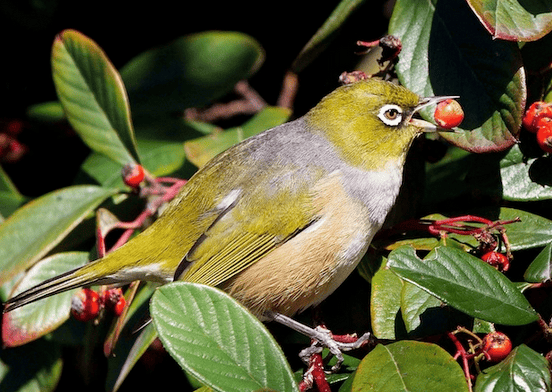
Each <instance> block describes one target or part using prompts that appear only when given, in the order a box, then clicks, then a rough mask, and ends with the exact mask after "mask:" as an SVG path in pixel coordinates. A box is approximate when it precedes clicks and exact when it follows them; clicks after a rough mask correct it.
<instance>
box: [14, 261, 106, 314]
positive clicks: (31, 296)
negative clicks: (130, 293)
mask: <svg viewBox="0 0 552 392" xmlns="http://www.w3.org/2000/svg"><path fill="white" fill-rule="evenodd" d="M103 260H104V259H100V260H97V261H95V262H92V263H88V264H86V265H85V266H83V267H80V268H76V269H74V270H71V271H68V272H65V273H63V274H61V275H58V276H56V277H54V278H51V279H48V280H45V281H44V282H42V283H40V284H38V285H36V286H34V287H32V288H30V289H28V290H26V291H23V292H21V293H19V294H17V295H16V296H14V297H13V298H10V299H8V300H7V301H6V303H5V304H4V313H6V312H9V311H12V310H14V309H17V308H19V307H21V306H23V305H27V304H29V303H31V302H35V301H38V300H40V299H42V298H46V297H49V296H51V295H54V294H59V293H62V292H64V291H67V290H71V289H74V288H77V287H82V286H90V285H95V284H110V283H114V280H113V279H110V278H109V277H106V276H105V274H101V275H100V274H98V273H97V272H95V271H96V270H97V266H96V263H97V262H99V261H103Z"/></svg>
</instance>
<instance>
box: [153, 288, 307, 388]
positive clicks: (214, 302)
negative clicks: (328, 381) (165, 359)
mask: <svg viewBox="0 0 552 392" xmlns="http://www.w3.org/2000/svg"><path fill="white" fill-rule="evenodd" d="M151 314H152V317H153V321H154V324H155V327H156V329H157V332H158V333H159V337H160V339H161V341H162V342H163V346H164V347H165V349H166V350H167V351H168V352H169V353H170V354H171V355H172V356H173V358H174V359H175V360H176V361H177V362H178V363H179V364H180V366H182V368H183V369H184V370H186V371H187V372H189V373H190V374H191V375H193V376H194V377H196V378H197V379H198V380H199V381H200V382H201V383H203V384H206V385H208V386H210V387H211V388H213V389H215V390H217V391H224V392H231V391H254V390H257V389H261V388H271V389H275V390H277V391H298V388H297V385H296V384H295V381H294V380H293V374H292V372H291V369H290V368H289V365H288V364H287V362H286V359H285V357H284V355H283V353H282V351H281V349H280V347H279V346H278V344H277V343H276V342H275V341H274V339H273V338H272V336H271V335H270V333H269V332H268V331H267V330H266V328H265V327H264V326H263V325H262V323H261V322H260V321H259V320H258V319H256V318H255V317H254V316H253V315H251V314H250V313H249V312H247V311H246V310H245V308H243V307H242V306H241V305H239V304H238V303H237V302H235V301H234V300H232V299H231V298H230V297H229V296H228V295H227V294H225V293H223V292H222V291H220V290H218V289H215V288H212V287H209V286H203V285H199V284H194V283H189V282H175V283H171V284H168V285H165V286H162V287H160V288H159V289H158V290H157V291H156V292H155V294H154V295H153V298H152V301H151Z"/></svg>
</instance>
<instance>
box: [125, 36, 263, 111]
mask: <svg viewBox="0 0 552 392" xmlns="http://www.w3.org/2000/svg"><path fill="white" fill-rule="evenodd" d="M263 61H264V51H263V48H262V47H261V46H260V44H259V43H258V42H257V41H255V40H254V39H253V38H251V37H250V36H248V35H246V34H243V33H237V32H225V31H209V32H203V33H198V34H192V35H189V36H185V37H182V38H179V39H177V40H175V41H174V42H171V43H169V44H167V45H164V46H162V47H159V48H155V49H152V50H149V51H147V52H144V53H142V54H140V55H138V56H137V57H135V58H134V59H132V60H131V61H130V62H129V63H128V64H126V65H125V66H124V67H123V68H122V69H121V76H122V78H123V80H124V82H125V85H126V86H127V89H128V94H129V97H130V102H131V105H132V109H133V111H134V113H138V112H140V113H141V114H159V113H172V112H182V111H183V110H184V109H186V108H190V107H201V106H205V105H207V104H208V103H211V102H212V101H213V100H215V99H218V98H220V97H221V96H223V95H224V94H226V93H228V92H230V91H231V90H232V89H233V88H234V85H235V84H236V83H237V82H239V81H240V80H243V79H248V78H249V77H251V76H252V75H253V74H254V73H255V72H256V71H257V70H258V69H259V68H260V66H261V64H262V63H263Z"/></svg>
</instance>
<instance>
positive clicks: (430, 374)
mask: <svg viewBox="0 0 552 392" xmlns="http://www.w3.org/2000/svg"><path fill="white" fill-rule="evenodd" d="M351 391H352V392H361V391H362V392H401V391H404V392H407V391H408V392H427V391H439V392H448V391H450V392H462V391H468V385H467V383H466V379H465V378H464V372H463V371H462V369H461V368H460V365H458V363H457V362H456V360H455V359H454V358H452V357H451V356H450V354H448V353H447V352H446V351H445V350H443V349H442V348H441V347H439V346H437V345H435V344H431V343H422V342H414V341H400V342H397V343H392V344H389V345H387V346H384V345H382V344H378V345H377V346H376V348H375V349H374V350H372V351H371V352H370V353H369V354H368V355H367V356H365V357H364V359H363V360H362V361H361V363H360V365H359V367H358V369H357V371H356V375H355V379H354V381H353V386H352V388H351Z"/></svg>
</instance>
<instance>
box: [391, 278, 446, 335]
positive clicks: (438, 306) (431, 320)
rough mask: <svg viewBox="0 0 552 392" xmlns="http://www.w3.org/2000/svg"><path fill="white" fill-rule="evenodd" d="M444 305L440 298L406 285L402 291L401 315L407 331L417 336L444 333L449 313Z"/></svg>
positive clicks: (409, 284) (408, 284)
mask: <svg viewBox="0 0 552 392" xmlns="http://www.w3.org/2000/svg"><path fill="white" fill-rule="evenodd" d="M442 305H443V303H442V302H441V301H440V300H439V299H438V298H436V297H434V296H433V295H431V294H429V293H428V292H426V291H424V290H422V289H421V288H419V287H418V286H415V285H413V284H411V283H405V284H404V286H403V289H402V291H401V314H402V317H403V321H404V325H405V326H406V330H407V331H408V332H409V333H411V334H412V333H414V334H415V335H416V336H420V335H422V334H423V335H424V336H427V335H436V334H437V333H442V332H443V331H444V330H445V329H444V328H445V325H446V324H447V323H446V321H447V317H446V313H447V311H446V310H445V308H443V306H442ZM449 309H450V308H449Z"/></svg>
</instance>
